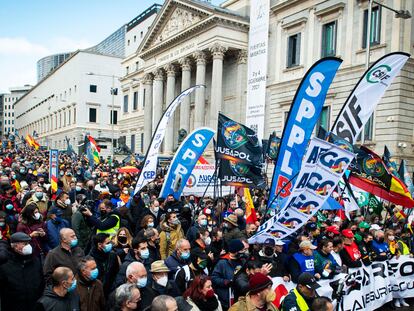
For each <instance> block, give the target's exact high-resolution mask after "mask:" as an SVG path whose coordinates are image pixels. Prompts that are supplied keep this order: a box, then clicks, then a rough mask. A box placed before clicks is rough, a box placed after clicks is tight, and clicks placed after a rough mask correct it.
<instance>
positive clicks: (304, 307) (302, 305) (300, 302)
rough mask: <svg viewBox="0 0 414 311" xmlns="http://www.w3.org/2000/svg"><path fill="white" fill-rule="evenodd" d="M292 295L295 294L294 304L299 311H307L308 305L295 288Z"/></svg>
mask: <svg viewBox="0 0 414 311" xmlns="http://www.w3.org/2000/svg"><path fill="white" fill-rule="evenodd" d="M293 293H294V294H295V297H296V303H297V304H298V307H299V309H300V311H308V310H309V307H308V304H307V303H306V301H305V299H304V298H303V297H302V295H301V294H300V293H299V292H298V290H297V289H296V288H294V289H293Z"/></svg>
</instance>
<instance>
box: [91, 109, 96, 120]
mask: <svg viewBox="0 0 414 311" xmlns="http://www.w3.org/2000/svg"><path fill="white" fill-rule="evenodd" d="M89 122H93V123H96V108H89Z"/></svg>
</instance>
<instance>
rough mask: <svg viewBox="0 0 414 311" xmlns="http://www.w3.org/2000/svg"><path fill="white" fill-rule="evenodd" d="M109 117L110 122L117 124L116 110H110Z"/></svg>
mask: <svg viewBox="0 0 414 311" xmlns="http://www.w3.org/2000/svg"><path fill="white" fill-rule="evenodd" d="M112 116H113V120H114V121H113V122H114V123H112ZM109 118H110V121H109V122H110V124H118V111H117V110H111V114H110V116H109Z"/></svg>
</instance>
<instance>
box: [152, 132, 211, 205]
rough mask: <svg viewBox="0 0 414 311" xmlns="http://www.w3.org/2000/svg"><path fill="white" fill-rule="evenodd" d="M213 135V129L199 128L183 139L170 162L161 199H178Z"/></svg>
mask: <svg viewBox="0 0 414 311" xmlns="http://www.w3.org/2000/svg"><path fill="white" fill-rule="evenodd" d="M214 134H215V131H214V130H213V129H211V128H209V127H200V128H198V129H195V130H194V131H193V132H191V134H189V135H188V136H187V137H186V138H185V140H184V141H183V142H182V143H181V145H180V147H179V148H178V150H177V152H176V153H175V156H174V158H173V160H172V161H171V164H170V168H169V169H168V173H167V176H166V177H165V179H164V184H163V186H162V189H161V193H160V197H161V198H166V197H167V196H168V195H170V194H172V195H173V196H174V198H176V199H179V198H180V195H181V193H182V191H183V189H184V187H185V185H186V184H187V181H188V179H189V178H190V176H191V172H192V171H193V168H194V166H195V165H196V164H197V161H198V158H200V156H201V155H202V154H203V152H204V149H206V147H207V145H208V143H209V142H210V140H211V139H212V138H213V136H214Z"/></svg>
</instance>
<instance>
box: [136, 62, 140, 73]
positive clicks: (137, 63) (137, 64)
mask: <svg viewBox="0 0 414 311" xmlns="http://www.w3.org/2000/svg"><path fill="white" fill-rule="evenodd" d="M138 69H139V62H135V71H137V70H138Z"/></svg>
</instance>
